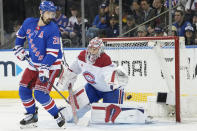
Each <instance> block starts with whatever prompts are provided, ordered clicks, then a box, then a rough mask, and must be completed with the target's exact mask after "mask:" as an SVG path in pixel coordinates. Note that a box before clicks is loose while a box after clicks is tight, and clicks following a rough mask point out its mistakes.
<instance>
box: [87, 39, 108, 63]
mask: <svg viewBox="0 0 197 131" xmlns="http://www.w3.org/2000/svg"><path fill="white" fill-rule="evenodd" d="M103 52H104V43H103V41H102V39H100V38H98V37H95V38H93V39H92V40H90V42H89V44H88V47H87V50H86V61H87V62H88V63H90V64H94V63H95V62H96V60H97V58H99V57H100V55H101V54H102V53H103Z"/></svg>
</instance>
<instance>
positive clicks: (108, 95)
mask: <svg viewBox="0 0 197 131" xmlns="http://www.w3.org/2000/svg"><path fill="white" fill-rule="evenodd" d="M85 90H86V93H87V96H88V99H89V101H90V103H94V102H98V101H99V100H100V99H103V103H116V104H122V103H123V96H124V90H123V89H115V90H113V91H110V92H101V91H98V90H97V89H96V88H94V86H92V85H91V84H89V83H87V84H86V85H85Z"/></svg>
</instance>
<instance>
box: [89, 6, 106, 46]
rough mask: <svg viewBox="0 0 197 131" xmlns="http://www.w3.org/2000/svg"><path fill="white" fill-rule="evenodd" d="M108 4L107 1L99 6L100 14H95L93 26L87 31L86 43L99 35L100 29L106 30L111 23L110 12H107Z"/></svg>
mask: <svg viewBox="0 0 197 131" xmlns="http://www.w3.org/2000/svg"><path fill="white" fill-rule="evenodd" d="M106 7H107V5H106V4H105V3H103V4H101V5H100V6H99V14H98V15H96V16H95V18H94V22H93V24H92V27H90V28H89V29H88V30H87V32H86V43H89V40H91V39H93V38H94V37H97V36H98V33H99V30H105V29H107V27H108V24H109V22H108V21H109V20H108V19H109V18H108V14H106V12H105V8H106Z"/></svg>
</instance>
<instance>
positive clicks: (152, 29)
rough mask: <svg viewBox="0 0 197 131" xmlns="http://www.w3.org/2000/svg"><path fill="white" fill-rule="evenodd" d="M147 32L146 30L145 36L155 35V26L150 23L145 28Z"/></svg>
mask: <svg viewBox="0 0 197 131" xmlns="http://www.w3.org/2000/svg"><path fill="white" fill-rule="evenodd" d="M147 32H148V35H147V36H155V27H154V26H153V25H151V24H150V25H149V26H148V28H147Z"/></svg>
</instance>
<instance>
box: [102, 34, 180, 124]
mask: <svg viewBox="0 0 197 131" xmlns="http://www.w3.org/2000/svg"><path fill="white" fill-rule="evenodd" d="M103 41H104V43H105V47H106V52H107V53H108V54H109V55H110V56H111V58H112V61H113V62H114V63H115V64H117V65H122V66H126V68H128V69H127V71H128V75H129V76H130V80H129V84H128V86H127V87H126V92H125V100H126V99H127V97H128V94H129V93H130V96H131V97H132V98H131V100H133V101H135V102H139V101H140V102H147V101H148V99H149V98H156V99H157V96H156V97H151V96H154V95H155V94H158V93H159V92H168V93H169V92H170V91H169V90H173V91H172V92H173V93H174V102H175V115H176V122H181V111H180V109H181V107H180V106H181V105H180V41H179V37H176V36H165V37H126V38H125V37H121V38H103ZM170 55H171V56H170ZM168 61H170V62H168ZM171 61H173V63H172V62H171ZM169 63H170V65H168V64H169ZM172 65H173V67H172ZM159 66H160V67H159ZM131 68H132V69H131ZM169 68H170V69H169ZM160 70H161V71H160ZM169 71H170V72H169ZM160 74H161V75H163V78H162V76H161V75H160ZM159 77H160V78H159ZM171 77H172V78H171ZM154 82H155V83H154ZM157 82H158V83H157ZM153 83H154V84H153ZM157 85H158V87H156V86H157ZM160 86H161V87H160ZM170 86H171V87H173V88H174V89H171V87H170ZM155 87H156V89H155ZM161 88H162V89H161ZM170 101H171V100H170ZM146 106H148V105H146ZM158 114H159V113H158Z"/></svg>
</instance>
